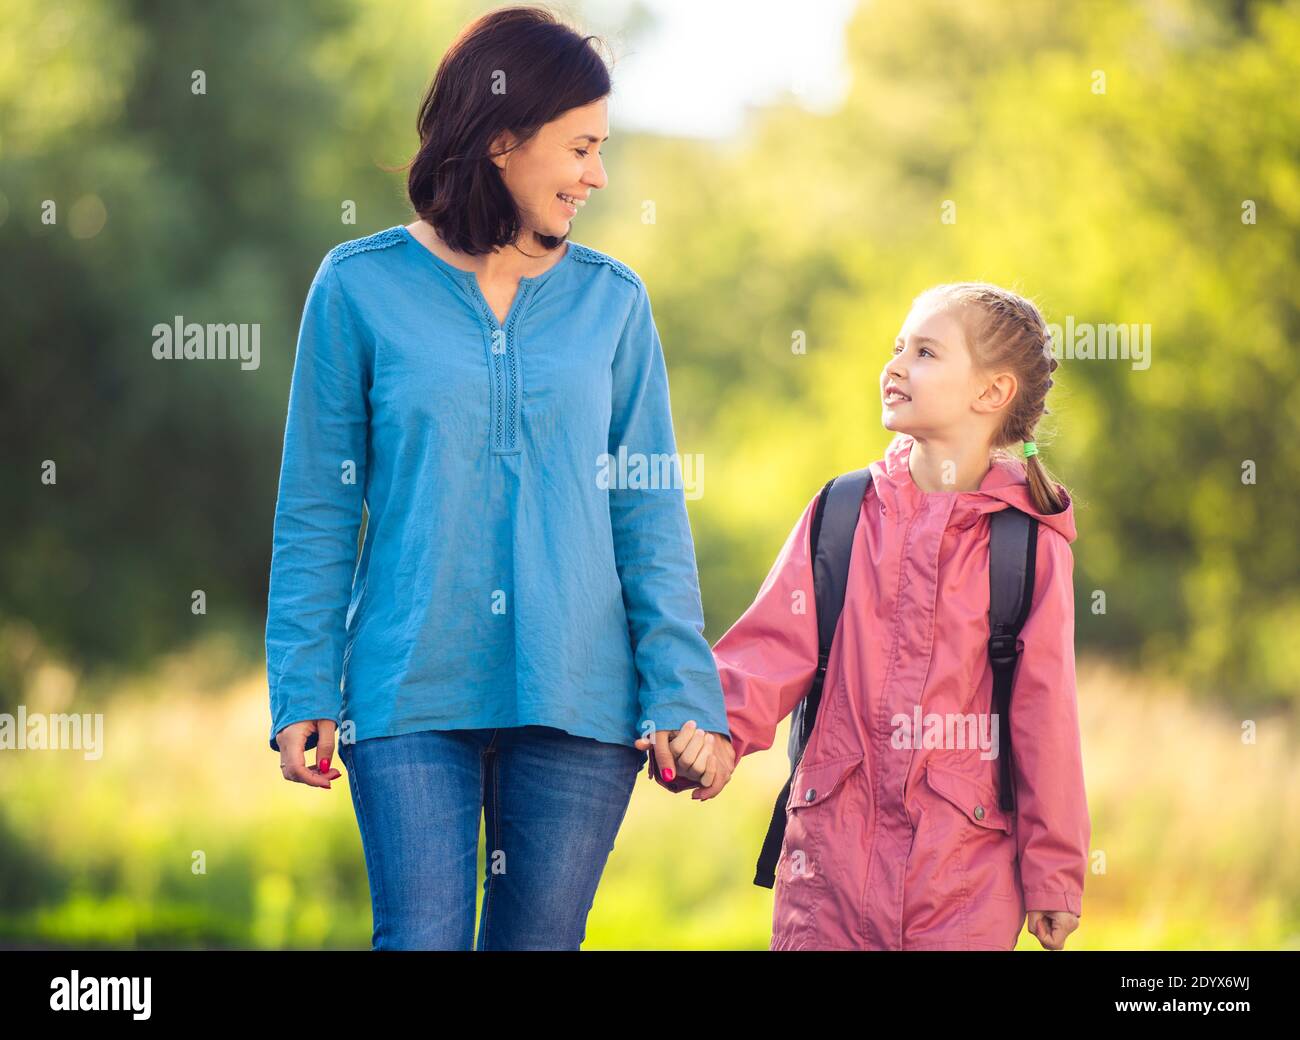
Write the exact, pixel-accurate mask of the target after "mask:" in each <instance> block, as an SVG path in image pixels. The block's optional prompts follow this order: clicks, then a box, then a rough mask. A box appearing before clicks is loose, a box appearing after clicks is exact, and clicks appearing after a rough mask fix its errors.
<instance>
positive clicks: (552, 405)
mask: <svg viewBox="0 0 1300 1040" xmlns="http://www.w3.org/2000/svg"><path fill="white" fill-rule="evenodd" d="M676 450H677V449H676V444H675V439H674V435H673V427H672V415H671V412H670V410H669V398H668V380H667V374H666V371H665V367H664V358H663V350H662V347H661V345H660V341H659V335H658V332H657V330H656V328H655V324H654V320H653V318H652V316H651V311H650V299H649V296H648V294H647V292H646V288H645V285H644V284H643V283H642V281H641V279H640V278H639V277H638V276H637V275H636V273H635V272H633V271H632V270H631V269H630V268H629V267H627V266H626V265H624V264H622V263H620V262H619V261H617V260H614V259H613V258H611V257H609V256H606V255H605V254H603V253H599V252H597V251H596V250H594V249H589V248H588V247H586V246H583V245H580V244H578V243H577V242H573V241H570V242H568V243H567V248H566V250H565V253H564V255H563V257H562V258H561V259H560V261H559V262H558V263H556V264H554V265H553V266H552V267H550V268H548V269H547V270H546V271H544V272H542V274H540V275H538V276H537V277H535V278H521V279H520V282H519V289H518V291H517V293H516V295H515V299H514V302H513V304H512V305H511V308H510V312H509V314H508V315H507V316H506V320H505V323H504V325H502V324H500V323H498V321H497V319H496V316H495V315H494V314H493V313H492V310H491V308H490V307H489V306H488V304H487V301H486V300H485V299H484V297H483V294H482V292H481V291H480V289H479V286H478V279H477V277H476V276H475V274H474V272H472V271H463V270H461V269H459V268H457V267H454V266H452V265H451V264H449V263H447V262H446V261H445V260H443V259H442V258H440V257H438V256H437V255H435V254H434V253H432V252H431V251H430V250H429V249H427V248H426V247H425V246H424V245H422V244H421V243H420V242H419V241H417V240H416V239H415V238H414V237H413V236H412V235H411V233H410V232H409V231H407V229H406V228H405V227H403V226H400V225H399V226H397V227H392V228H389V229H387V230H385V231H380V232H379V233H377V234H374V235H370V236H369V237H367V238H360V239H355V240H353V241H350V242H344V243H343V244H341V245H339V246H336V247H335V248H334V249H332V250H331V251H330V252H329V253H328V254H327V255H326V256H325V258H324V259H323V260H322V261H321V265H320V267H319V269H318V270H317V272H316V276H315V279H314V280H313V282H312V284H311V289H310V290H309V292H308V295H307V302H306V305H305V308H304V310H303V316H302V325H301V329H300V331H299V335H298V350H297V356H296V358H295V360H294V368H293V379H292V384H291V386H290V390H289V408H288V419H287V422H286V425H285V433H284V451H283V457H282V463H281V469H280V485H279V498H278V500H277V502H276V509H275V530H274V547H273V551H272V556H271V575H270V591H269V595H268V600H267V618H266V661H267V678H268V683H269V686H270V694H271V747H272V749H274V750H276V751H278V750H279V745H278V744H277V743H276V740H275V734H276V733H278V732H279V731H280V730H281V729H283V728H284V727H285V726H287V725H289V724H290V723H293V722H299V721H303V720H305V719H333V720H334V721H335V722H336V723H339V724H340V726H341V733H340V739H352V740H365V739H367V738H369V737H382V736H392V735H397V734H402V733H409V732H413V731H417V730H423V729H464V728H487V727H498V726H526V725H541V726H553V727H557V728H559V729H562V730H564V731H566V732H568V733H571V734H573V735H575V736H582V737H593V738H595V739H596V740H602V741H606V742H608V743H612V744H626V745H628V746H631V745H632V743H633V741H634V740H636V738H637V737H639V736H641V735H642V731H643V730H644V729H648V728H649V727H650V726H653V727H654V728H657V729H678V728H680V727H681V726H682V725H683V724H684V723H685V722H686V720H687V719H695V720H696V722H697V723H698V724H699V726H700V727H701V728H702V729H705V730H711V731H714V732H718V733H727V734H729V733H730V731H729V730H728V728H727V715H726V708H725V704H724V701H723V696H722V689H721V685H720V683H719V680H718V673H717V668H716V666H715V664H714V661H713V654H712V651H711V650H710V648H709V645H708V643H707V642H706V641H705V639H704V635H703V629H704V617H703V611H702V609H701V605H700V592H699V579H698V576H697V573H696V564H695V550H694V547H693V544H692V541H691V529H690V523H689V520H688V518H687V513H686V502H685V493H684V489H683V485H682V480H681V474H682V469H681V467H680V461H679V460H678V457H677V455H676ZM611 457H612V458H613V462H611V461H610V459H611ZM620 459H622V460H623V461H622V462H620V461H619V460H620ZM638 459H640V460H641V464H640V465H638V464H637V460H638ZM628 460H630V461H631V464H627V462H628ZM647 474H650V475H651V478H647ZM654 474H660V475H661V479H652V478H653V475H654ZM670 477H671V479H669V478H670ZM665 485H666V486H665ZM363 504H364V506H365V509H366V517H367V518H366V523H365V534H364V540H363V541H362V542H361V544H360V546H359V549H360V552H359V554H358V536H359V533H360V530H361V521H362V506H363ZM349 725H350V726H351V727H352V729H351V732H350V734H349ZM315 744H316V738H315V736H312V737H310V738H309V742H308V744H307V747H309V748H311V747H314V746H315Z"/></svg>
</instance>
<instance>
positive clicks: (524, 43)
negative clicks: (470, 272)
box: [407, 7, 610, 256]
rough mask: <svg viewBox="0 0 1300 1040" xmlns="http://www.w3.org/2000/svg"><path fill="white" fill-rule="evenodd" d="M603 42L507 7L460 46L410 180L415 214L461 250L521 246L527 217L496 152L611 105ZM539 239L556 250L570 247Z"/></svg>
mask: <svg viewBox="0 0 1300 1040" xmlns="http://www.w3.org/2000/svg"><path fill="white" fill-rule="evenodd" d="M598 39H599V38H598V37H595V36H582V35H579V34H578V33H577V32H575V31H574V30H573V29H571V28H569V26H567V25H564V24H563V23H562V22H560V21H559V19H557V18H556V16H555V15H554V14H552V13H551V12H550V11H548V10H547V9H546V8H544V7H503V8H498V9H497V10H494V11H489V12H488V13H487V14H485V15H483V16H482V17H480V18H478V19H476V20H475V21H474V22H472V23H470V24H469V25H468V26H466V28H465V29H464V30H463V31H462V32H461V34H460V35H459V36H458V37H457V38H456V40H455V42H453V43H452V45H451V47H450V48H449V49H448V51H447V53H446V54H445V55H444V56H443V59H442V61H441V62H440V63H439V65H438V71H437V72H436V73H435V74H434V77H433V82H432V83H431V84H430V86H429V90H428V93H426V94H425V96H424V101H423V103H422V104H421V105H420V115H419V119H418V120H417V123H416V126H417V128H418V130H419V134H420V150H419V152H417V153H416V155H415V158H413V159H412V160H411V162H410V164H409V165H410V172H409V173H408V175H407V194H408V195H409V196H410V199H411V205H412V206H413V207H414V208H415V212H416V213H417V214H418V215H419V216H420V218H421V219H423V220H427V221H428V222H429V223H430V224H432V225H433V226H434V227H435V228H436V229H437V231H438V235H439V237H441V238H442V240H443V241H444V242H446V243H447V245H449V246H451V248H452V249H455V250H457V251H459V252H462V253H468V254H470V255H472V256H477V255H479V254H481V253H489V252H492V251H493V250H494V249H496V248H497V247H499V246H504V245H508V244H510V243H512V242H514V241H515V240H516V239H517V238H518V236H519V232H520V230H521V226H520V217H519V210H518V208H517V207H516V205H515V201H514V197H513V196H512V195H511V194H510V191H509V189H508V188H507V187H506V185H505V183H504V181H502V179H501V171H500V170H499V169H498V168H497V167H496V165H495V164H494V163H493V162H492V159H491V157H490V155H489V148H490V147H491V144H492V141H493V140H494V139H495V138H496V137H497V135H498V134H500V133H502V132H503V131H510V132H511V133H512V134H514V135H515V136H516V138H517V139H518V144H523V143H524V142H525V141H527V140H529V139H530V138H532V137H533V136H534V135H535V134H536V133H537V131H538V130H540V129H541V128H542V126H543V125H544V124H546V123H549V122H550V121H551V120H553V119H556V118H558V117H559V116H561V115H563V114H564V113H565V112H567V111H569V109H572V108H581V107H582V106H583V105H589V104H591V103H592V102H593V101H599V100H600V99H601V98H603V97H606V96H608V94H609V92H610V81H609V69H608V68H607V67H606V66H605V63H604V61H603V60H602V59H601V57H600V55H599V54H598V53H597V52H596V50H595V48H594V47H592V46H591V44H590V42H589V41H591V40H598ZM518 144H517V145H516V147H517V146H518ZM498 154H502V153H498ZM538 238H539V240H540V241H541V243H542V245H543V246H545V247H546V248H547V249H548V250H550V249H554V248H555V247H556V246H558V245H559V244H560V243H561V242H562V241H563V239H562V238H554V237H552V236H549V235H539V236H538Z"/></svg>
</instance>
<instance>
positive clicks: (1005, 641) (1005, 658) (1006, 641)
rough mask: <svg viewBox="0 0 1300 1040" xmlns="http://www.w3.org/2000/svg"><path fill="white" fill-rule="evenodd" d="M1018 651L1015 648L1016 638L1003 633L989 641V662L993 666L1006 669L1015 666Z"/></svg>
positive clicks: (1018, 654)
mask: <svg viewBox="0 0 1300 1040" xmlns="http://www.w3.org/2000/svg"><path fill="white" fill-rule="evenodd" d="M1019 656H1020V651H1019V650H1018V649H1017V648H1016V637H1015V636H1013V635H1009V634H1007V633H1005V632H1002V633H998V634H997V635H995V636H992V637H990V639H989V660H991V661H992V662H993V663H994V664H995V665H998V666H1000V667H1003V668H1006V667H1007V666H1009V665H1012V664H1015V661H1016V658H1017V657H1019Z"/></svg>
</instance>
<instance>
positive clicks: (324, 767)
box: [320, 758, 330, 773]
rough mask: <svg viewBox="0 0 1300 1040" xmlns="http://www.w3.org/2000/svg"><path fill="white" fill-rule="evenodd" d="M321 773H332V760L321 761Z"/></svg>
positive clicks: (324, 759) (323, 759)
mask: <svg viewBox="0 0 1300 1040" xmlns="http://www.w3.org/2000/svg"><path fill="white" fill-rule="evenodd" d="M320 771H321V772H322V773H328V772H329V771H330V760H329V759H328V758H322V759H321V760H320Z"/></svg>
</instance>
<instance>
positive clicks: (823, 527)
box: [754, 469, 871, 888]
mask: <svg viewBox="0 0 1300 1040" xmlns="http://www.w3.org/2000/svg"><path fill="white" fill-rule="evenodd" d="M870 483H871V470H870V469H858V470H854V471H853V472H851V473H845V474H843V475H841V476H838V477H836V478H834V479H833V480H830V481H828V482H827V484H826V486H825V487H823V488H822V490H821V494H820V495H818V496H817V505H816V507H815V508H814V510H813V519H812V527H811V529H810V530H809V533H808V551H809V556H810V558H811V559H812V567H813V598H814V600H815V607H816V610H817V644H818V645H817V672H816V674H815V675H814V676H813V680H812V685H811V686H810V687H809V690H808V693H807V694H806V695H805V696H804V698H803V699H802V700H801V701H800V702H799V703H798V704H796V705H795V708H794V711H793V712H792V713H791V715H790V742H789V747H788V750H789V754H790V776H789V778H788V779H787V780H786V782H785V786H784V787H783V788H781V793H780V794H779V795H777V798H776V804H775V805H774V806H773V808H772V820H771V822H770V823H769V824H768V827H767V834H766V836H765V837H764V839H763V848H762V850H761V851H760V852H759V855H758V865H757V867H756V868H755V872H754V884H756V885H759V886H760V887H762V888H771V887H772V886H773V885H774V884H775V881H776V861H777V860H778V859H779V858H780V855H781V843H782V841H783V840H784V838H785V803H786V802H787V801H788V800H789V797H790V785H791V784H792V783H793V782H794V774H795V772H796V771H797V769H798V768H799V760H800V759H801V758H803V749H804V747H805V746H806V745H807V743H808V737H809V736H810V735H811V734H812V729H813V724H814V723H815V722H816V721H817V706H818V704H820V703H821V695H822V686H823V684H824V683H825V682H826V664H827V662H828V661H829V660H830V656H831V642H832V640H833V639H834V638H835V629H836V627H838V624H839V619H840V614H841V613H842V611H843V609H844V594H845V591H846V589H847V588H848V582H849V562H850V558H851V556H852V553H853V536H854V533H855V532H856V530H857V527H858V517H859V515H861V513H862V499H863V497H864V496H865V495H866V493H867V486H868V485H869V484H870Z"/></svg>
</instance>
